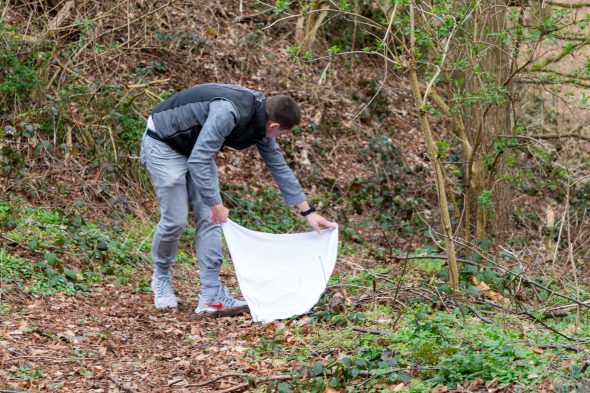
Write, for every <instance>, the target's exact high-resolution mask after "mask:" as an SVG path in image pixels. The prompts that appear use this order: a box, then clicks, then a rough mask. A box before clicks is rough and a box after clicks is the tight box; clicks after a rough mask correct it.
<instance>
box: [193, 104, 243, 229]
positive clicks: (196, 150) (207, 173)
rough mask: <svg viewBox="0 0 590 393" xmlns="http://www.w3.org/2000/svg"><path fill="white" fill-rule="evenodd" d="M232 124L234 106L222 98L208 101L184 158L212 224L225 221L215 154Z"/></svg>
mask: <svg viewBox="0 0 590 393" xmlns="http://www.w3.org/2000/svg"><path fill="white" fill-rule="evenodd" d="M235 125H236V117H235V109H234V106H233V105H232V104H231V103H230V102H228V101H226V100H215V101H212V102H211V103H210V104H209V113H208V115H207V121H206V122H205V124H203V127H202V128H201V133H200V134H199V138H198V139H197V143H195V146H194V147H193V151H192V152H191V155H190V157H189V159H188V161H187V165H188V170H189V172H190V174H191V178H192V180H193V181H194V182H195V188H196V192H198V193H199V194H200V195H201V199H202V200H203V203H204V204H206V205H207V206H210V207H211V221H212V222H214V223H216V224H222V223H224V222H225V221H227V216H228V213H229V211H228V210H227V209H226V208H225V207H224V206H223V204H222V202H221V196H220V193H219V179H218V177H217V165H216V164H215V154H216V153H217V152H218V151H219V150H220V149H221V147H222V146H223V142H224V141H225V138H226V137H227V136H228V135H229V134H230V133H231V132H232V130H233V129H234V127H235Z"/></svg>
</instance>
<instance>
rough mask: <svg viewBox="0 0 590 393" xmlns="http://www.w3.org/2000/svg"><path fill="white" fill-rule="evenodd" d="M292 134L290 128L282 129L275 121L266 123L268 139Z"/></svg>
mask: <svg viewBox="0 0 590 393" xmlns="http://www.w3.org/2000/svg"><path fill="white" fill-rule="evenodd" d="M289 132H291V129H290V128H281V125H280V124H279V123H277V122H275V121H268V122H266V137H267V138H276V137H278V136H281V135H285V134H288V133H289Z"/></svg>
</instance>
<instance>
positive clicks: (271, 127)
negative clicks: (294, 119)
mask: <svg viewBox="0 0 590 393" xmlns="http://www.w3.org/2000/svg"><path fill="white" fill-rule="evenodd" d="M266 128H267V129H268V130H275V129H278V128H281V125H280V124H279V123H277V122H276V121H272V120H269V121H268V123H267V126H266Z"/></svg>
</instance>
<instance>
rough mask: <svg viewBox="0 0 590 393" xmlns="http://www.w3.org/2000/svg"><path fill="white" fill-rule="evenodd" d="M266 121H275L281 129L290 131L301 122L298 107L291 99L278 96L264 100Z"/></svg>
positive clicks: (282, 95) (281, 95)
mask: <svg viewBox="0 0 590 393" xmlns="http://www.w3.org/2000/svg"><path fill="white" fill-rule="evenodd" d="M266 119H267V120H271V121H276V122H277V123H279V124H280V125H281V128H283V129H288V130H290V129H291V128H293V127H294V126H296V125H297V124H299V122H301V110H300V109H299V105H297V103H296V102H295V100H294V99H292V98H291V97H289V96H287V95H284V94H279V95H276V96H271V97H268V98H267V99H266Z"/></svg>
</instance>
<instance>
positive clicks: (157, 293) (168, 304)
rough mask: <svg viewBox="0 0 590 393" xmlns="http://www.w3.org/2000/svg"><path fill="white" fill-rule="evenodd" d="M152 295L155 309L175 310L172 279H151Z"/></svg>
mask: <svg viewBox="0 0 590 393" xmlns="http://www.w3.org/2000/svg"><path fill="white" fill-rule="evenodd" d="M152 293H153V294H154V305H155V306H156V308H160V309H161V308H176V307H177V306H178V301H177V300H176V295H175V294H174V288H172V278H170V277H166V276H162V277H156V276H154V277H152Z"/></svg>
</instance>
